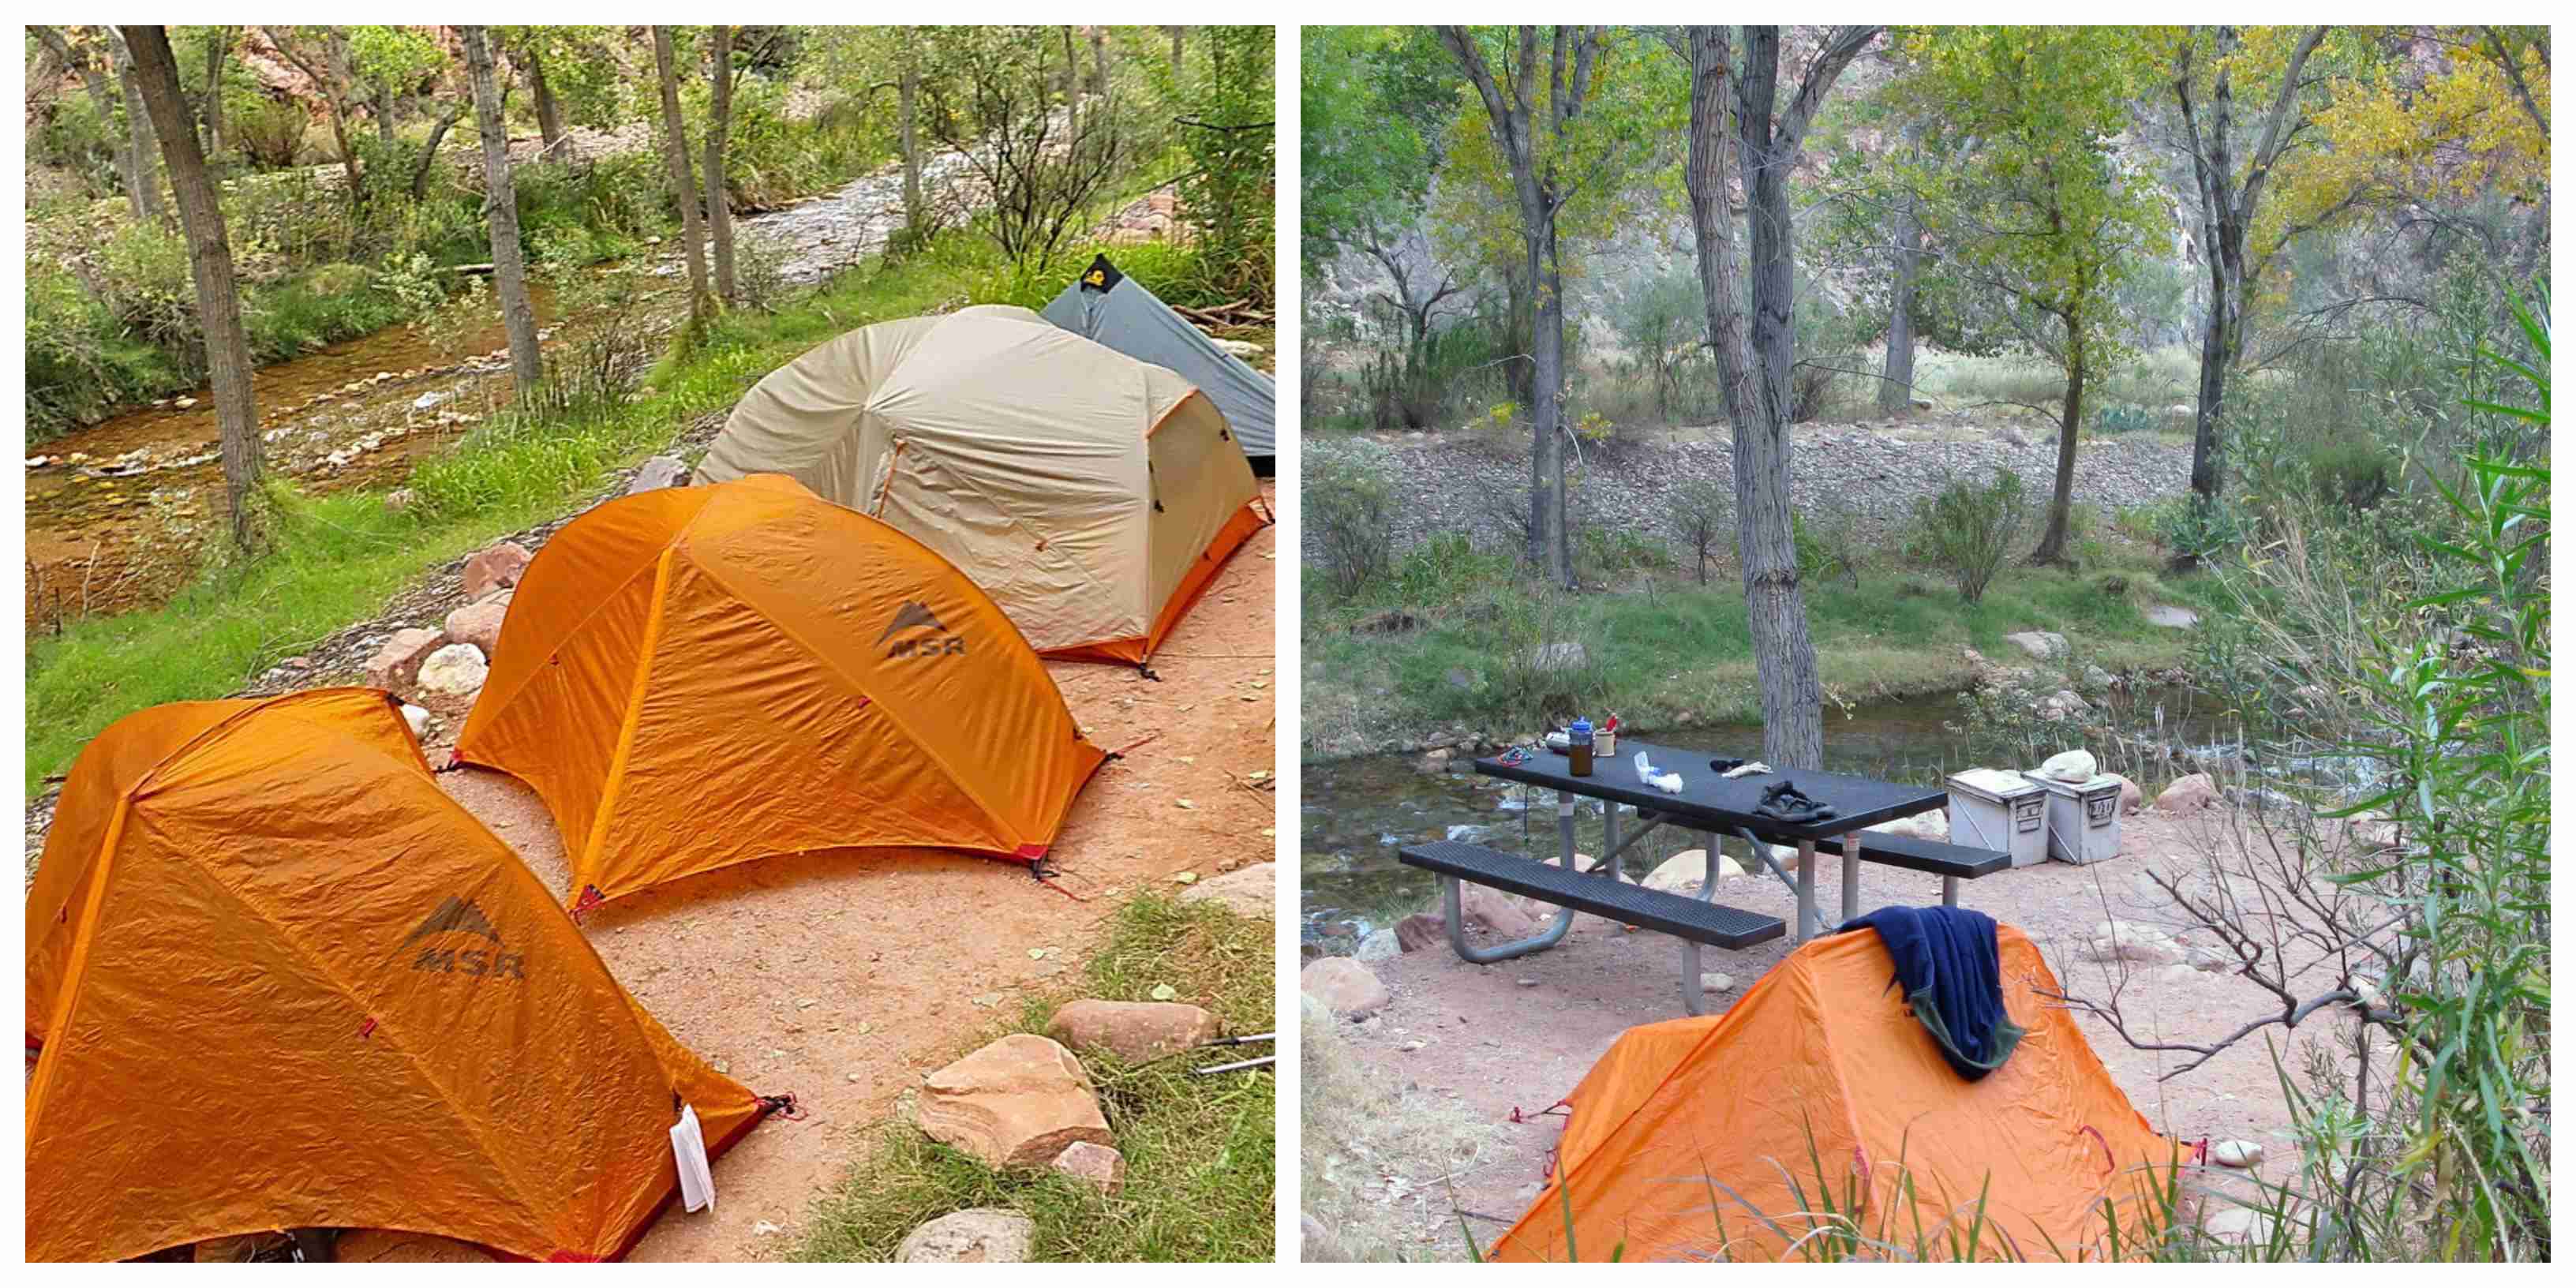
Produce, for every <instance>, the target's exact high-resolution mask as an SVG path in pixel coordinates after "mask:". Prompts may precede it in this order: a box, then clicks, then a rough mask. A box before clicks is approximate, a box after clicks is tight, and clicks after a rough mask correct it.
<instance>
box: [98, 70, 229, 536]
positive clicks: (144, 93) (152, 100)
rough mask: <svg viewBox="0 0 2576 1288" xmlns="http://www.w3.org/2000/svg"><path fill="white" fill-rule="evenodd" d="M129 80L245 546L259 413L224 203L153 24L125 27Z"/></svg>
mask: <svg viewBox="0 0 2576 1288" xmlns="http://www.w3.org/2000/svg"><path fill="white" fill-rule="evenodd" d="M123 32H124V37H125V43H126V49H127V51H128V57H129V60H130V62H131V63H132V65H133V72H134V79H135V82H136V85H137V89H138V92H139V93H140V96H141V98H142V100H143V103H142V106H143V109H144V111H145V114H146V115H147V116H149V117H150V119H151V122H152V131H153V133H155V134H157V135H159V136H160V140H161V148H162V151H163V153H164V155H165V156H166V158H167V159H168V161H169V163H170V186H171V190H172V192H173V193H174V194H175V195H176V197H177V198H178V203H179V222H180V226H181V227H182V228H184V229H186V231H187V237H188V269H189V273H190V275H191V276H192V277H194V278H195V280H196V287H197V316H198V320H199V322H200V324H201V325H202V326H203V327H204V329H205V332H206V373H207V378H208V383H210V384H211V385H212V386H213V389H214V399H215V419H216V421H217V423H218V424H219V425H221V426H222V431H223V460H224V500H225V503H226V504H227V505H228V506H229V507H231V510H232V539H233V545H234V547H235V548H236V549H240V550H245V551H247V550H248V549H250V547H251V543H252V539H253V532H252V525H251V513H250V494H251V490H252V489H253V488H254V487H256V486H257V485H258V483H259V417H258V411H257V408H255V407H254V406H253V405H252V403H251V387H250V381H251V365H250V342H249V340H248V339H247V338H246V337H245V336H244V334H243V332H242V322H241V298H240V295H239V294H238V292H237V289H236V288H235V286H234V283H233V255H232V247H231V244H230V243H229V241H228V240H227V239H226V236H225V232H224V209H223V205H222V203H221V201H220V200H219V199H218V194H217V193H216V191H215V184H214V180H213V178H212V177H210V176H209V175H208V174H207V173H206V157H205V154H204V153H203V152H200V151H198V150H197V128H196V123H195V122H194V121H191V120H190V119H189V118H188V110H187V105H186V102H185V100H184V99H183V98H182V96H181V94H180V90H179V63H178V60H177V59H176V58H175V57H173V56H172V55H171V53H170V38H169V36H168V34H167V33H166V32H164V31H163V30H162V29H161V28H159V27H126V28H124V29H123Z"/></svg>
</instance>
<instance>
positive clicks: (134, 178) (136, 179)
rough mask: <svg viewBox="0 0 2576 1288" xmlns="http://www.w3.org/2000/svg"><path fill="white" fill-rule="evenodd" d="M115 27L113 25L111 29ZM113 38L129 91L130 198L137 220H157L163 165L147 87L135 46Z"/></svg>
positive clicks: (121, 80)
mask: <svg viewBox="0 0 2576 1288" xmlns="http://www.w3.org/2000/svg"><path fill="white" fill-rule="evenodd" d="M113 31H114V29H111V33H112V32H113ZM111 38H112V43H113V44H114V45H115V47H116V50H117V57H116V83H117V86H118V88H119V89H121V90H122V91H123V92H124V95H125V155H126V156H127V157H128V158H130V159H131V160H130V162H129V165H128V169H127V172H126V180H125V181H126V187H127V191H128V194H129V195H128V197H127V201H128V202H129V203H130V204H131V205H132V206H133V208H134V217H135V219H136V220H138V221H140V222H143V223H153V224H157V223H160V222H161V220H162V217H163V212H162V209H161V167H160V166H159V164H157V163H156V162H155V161H154V160H153V152H154V149H153V146H152V122H151V120H150V119H149V117H150V113H149V112H148V111H147V109H146V108H145V107H144V104H143V87H142V86H141V85H139V84H137V83H136V81H135V73H134V51H133V49H132V48H130V47H129V46H127V45H126V43H125V41H124V39H123V38H122V37H114V36H112V37H111ZM175 65H176V64H175V63H174V64H173V66H175ZM195 132H196V127H195V125H194V124H193V123H192V124H191V125H190V126H189V133H190V134H191V135H194V133H195Z"/></svg>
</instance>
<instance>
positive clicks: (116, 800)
mask: <svg viewBox="0 0 2576 1288" xmlns="http://www.w3.org/2000/svg"><path fill="white" fill-rule="evenodd" d="M27 1038H28V1044H29V1048H30V1049H31V1050H33V1051H35V1052H36V1053H37V1056H36V1062H35V1069H34V1072H33V1074H32V1076H31V1077H30V1078H29V1081H28V1087H27V1259H28V1260H30V1261H74V1260H96V1261H110V1260H123V1259H127V1258H132V1257H138V1256H142V1255H144V1254H147V1253H151V1252H156V1251H161V1250H164V1249H169V1248H174V1247H178V1246H180V1245H182V1244H189V1243H200V1242H204V1241H206V1240H209V1239H217V1238H223V1237H227V1236H233V1235H243V1234H257V1233H261V1232H265V1231H271V1230H288V1229H304V1228H310V1227H356V1228H370V1229H387V1230H411V1231H418V1232H421V1233H425V1234H435V1235H441V1236H444V1237H447V1238H452V1239H458V1240H462V1241H465V1242H469V1243H476V1244H481V1245H483V1246H484V1247H487V1248H489V1249H491V1250H493V1251H494V1252H496V1253H499V1254H501V1255H504V1256H509V1257H518V1258H527V1259H532V1260H533V1259H552V1260H577V1261H588V1260H598V1259H602V1258H612V1257H617V1256H621V1255H623V1254H624V1253H625V1252H626V1251H627V1250H628V1249H630V1248H631V1247H632V1246H633V1245H634V1243H635V1241H636V1240H637V1239H638V1238H640V1237H642V1235H643V1233H644V1230H645V1229H646V1227H647V1226H649V1225H650V1224H651V1223H652V1221H653V1219H654V1216H655V1214H656V1213H658V1212H659V1211H660V1210H661V1209H662V1208H663V1206H664V1205H665V1204H667V1203H668V1202H670V1200H671V1199H672V1197H673V1196H674V1195H675V1194H676V1192H677V1186H678V1183H679V1182H678V1176H677V1172H676V1169H675V1166H674V1163H673V1156H672V1145H671V1136H670V1129H671V1127H672V1125H673V1123H674V1122H675V1121H676V1120H677V1118H678V1116H679V1115H678V1109H679V1107H680V1106H681V1105H687V1106H689V1107H690V1108H691V1109H693V1110H694V1111H695V1112H696V1114H697V1117H698V1119H699V1122H700V1124H701V1126H702V1130H703V1132H704V1135H705V1138H706V1142H707V1146H708V1150H709V1153H710V1154H719V1153H722V1152H723V1151H724V1150H725V1149H726V1148H728V1147H729V1146H731V1145H732V1144H733V1143H734V1142H735V1141H736V1140H738V1139H740V1138H741V1137H742V1136H743V1134H744V1133H746V1132H748V1131H750V1130H751V1128H752V1127H753V1125H754V1124H756V1123H758V1122H759V1121H760V1119H761V1118H762V1117H763V1116H764V1115H765V1114H766V1113H767V1112H768V1111H769V1109H770V1107H771V1106H770V1104H769V1103H768V1102H765V1101H763V1100H762V1099H761V1098H759V1097H756V1096H754V1095H753V1094H752V1093H751V1092H749V1091H748V1090H745V1089H744V1088H743V1087H741V1086H740V1085H738V1084H736V1083H735V1082H734V1081H733V1080H732V1079H730V1078H727V1077H724V1076H723V1075H721V1074H718V1073H716V1072H715V1071H714V1070H713V1069H710V1068H709V1067H707V1065H706V1064H705V1063H703V1062H701V1061H700V1060H699V1059H698V1058H697V1057H696V1056H695V1055H692V1054H690V1053H689V1051H688V1050H687V1049H686V1048H683V1047H682V1046H680V1044H679V1043H677V1042H675V1041H673V1040H672V1039H671V1036H670V1035H669V1034H668V1033H666V1032H664V1031H663V1030H662V1026H661V1025H659V1024H657V1023H655V1022H654V1020H653V1017H652V1016H650V1015H648V1014H646V1013H645V1011H644V1008H643V1007H641V1006H639V1005H637V1003H636V1001H635V999H634V998H632V997H629V996H628V995H627V993H626V990H625V989H623V988H621V987H619V986H618V983H617V981H616V979H615V978H614V977H612V976H611V975H610V974H609V972H608V967H607V966H606V965H605V964H603V963H602V962H601V961H600V959H599V955H598V954H597V953H596V952H594V951H593V950H592V949H591V946H590V942H589V941H588V940H586V939H584V938H583V937H582V934H581V931H580V930H579V928H577V927H575V926H574V925H573V923H572V919H571V918H569V917H566V916H565V915H564V913H563V910H562V909H561V908H559V907H556V906H555V903H554V900H553V898H552V897H551V896H550V895H549V894H548V893H547V891H546V889H545V887H544V886H543V884H541V883H540V882H539V881H538V880H537V878H536V877H535V876H534V875H532V874H530V873H529V871H528V869H527V868H526V867H524V866H522V865H521V863H520V862H519V859H518V856H517V855H515V854H513V853H512V852H511V850H510V848H509V846H508V845H506V844H504V843H503V842H502V841H501V839H500V838H499V837H497V836H494V835H493V834H492V833H491V832H490V831H488V830H486V829H485V828H484V827H483V825H482V824H481V823H479V822H477V821H476V820H475V819H474V817H473V816H472V815H471V814H468V813H466V812H465V810H464V808H463V807H462V806H459V805H458V804H456V802H454V801H453V800H450V799H449V798H448V796H447V794H446V793H445V792H443V791H440V790H439V787H438V784H437V783H436V782H435V781H434V780H433V779H432V778H431V776H430V770H429V766H428V765H426V764H425V763H423V762H422V759H421V754H420V747H419V744H418V743H417V742H415V741H414V740H413V738H412V734H411V729H410V728H409V726H407V725H406V724H405V723H404V722H403V718H402V714H401V712H400V710H399V708H398V707H397V705H396V703H395V700H394V699H393V697H392V695H390V694H387V693H385V692H383V691H382V690H378V689H317V690H311V691H308V692H304V693H297V694H291V695H289V696H286V697H280V698H268V699H261V700H249V701H224V702H182V703H174V704H171V705H168V706H159V707H152V708H148V709H146V710H144V711H140V712H137V713H136V714H134V715H131V716H127V717H126V718H125V719H123V720H120V721H118V722H116V723H115V724H114V725H111V726H109V727H108V729H107V731H106V732H105V733H102V734H100V735H99V736H98V738H97V739H96V740H95V741H93V742H91V743H90V745H89V747H88V748H87V749H86V750H84V751H83V752H82V753H81V756H80V760H79V761H78V762H77V763H75V764H74V765H73V766H72V772H71V775H70V777H69V779H68V781H67V782H66V783H65V784H64V787H63V794H62V801H61V805H60V807H59V810H58V812H57V813H56V814H55V816H54V825H53V830H52V832H51V833H50V834H49V835H48V836H47V837H46V838H45V852H44V857H43V859H42V861H41V864H40V866H39V867H38V868H37V871H36V880H35V884H34V886H33V888H32V889H30V890H29V891H28V895H27Z"/></svg>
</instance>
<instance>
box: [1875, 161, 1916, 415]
mask: <svg viewBox="0 0 2576 1288" xmlns="http://www.w3.org/2000/svg"><path fill="white" fill-rule="evenodd" d="M1906 133H1907V134H1908V136H1909V137H1908V139H1907V142H1908V143H1911V142H1912V141H1913V140H1912V138H1911V137H1910V136H1911V135H1912V133H1913V131H1912V130H1910V129H1909V130H1908V131H1907V132H1906ZM1922 264H1923V219H1922V216H1921V215H1920V213H1919V212H1917V211H1916V210H1915V208H1914V198H1913V196H1912V195H1911V194H1908V195H1907V196H1906V197H1905V199H1904V200H1903V201H1902V202H1901V203H1899V204H1898V206H1897V208H1896V282H1895V284H1894V286H1893V287H1892V288H1891V289H1890V290H1889V291H1888V296H1889V299H1888V306H1887V363H1886V368H1885V370H1884V372H1883V373H1882V378H1881V379H1880V380H1879V382H1878V414H1879V415H1881V416H1902V415H1904V414H1906V413H1908V412H1910V411H1912V410H1914V283H1915V279H1916V278H1917V277H1918V276H1919V275H1920V273H1921V271H1922Z"/></svg>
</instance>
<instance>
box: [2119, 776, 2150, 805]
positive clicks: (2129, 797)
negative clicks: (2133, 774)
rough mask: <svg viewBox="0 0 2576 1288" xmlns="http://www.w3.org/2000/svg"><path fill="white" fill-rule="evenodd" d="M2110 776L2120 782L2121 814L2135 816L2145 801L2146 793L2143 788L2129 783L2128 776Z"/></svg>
mask: <svg viewBox="0 0 2576 1288" xmlns="http://www.w3.org/2000/svg"><path fill="white" fill-rule="evenodd" d="M2111 776H2112V777H2113V778H2117V779H2119V780H2120V812H2121V813H2123V814H2135V813H2137V812H2138V811H2139V809H2141V808H2143V807H2144V806H2145V804H2146V800H2147V792H2146V789H2145V788H2143V787H2140V786H2138V785H2137V784H2136V783H2133V782H2130V781H2129V776H2128V775H2126V774H2113V775H2111Z"/></svg>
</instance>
